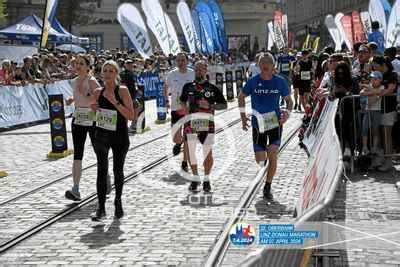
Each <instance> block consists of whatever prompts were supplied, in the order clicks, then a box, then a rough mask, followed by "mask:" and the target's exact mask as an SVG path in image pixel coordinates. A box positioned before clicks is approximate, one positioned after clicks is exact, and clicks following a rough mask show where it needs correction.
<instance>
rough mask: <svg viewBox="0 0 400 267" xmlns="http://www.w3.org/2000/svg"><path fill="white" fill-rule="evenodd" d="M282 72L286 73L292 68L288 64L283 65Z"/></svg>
mask: <svg viewBox="0 0 400 267" xmlns="http://www.w3.org/2000/svg"><path fill="white" fill-rule="evenodd" d="M282 71H285V72H288V71H290V66H289V64H288V63H284V64H282Z"/></svg>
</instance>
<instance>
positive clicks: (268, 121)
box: [259, 111, 279, 131]
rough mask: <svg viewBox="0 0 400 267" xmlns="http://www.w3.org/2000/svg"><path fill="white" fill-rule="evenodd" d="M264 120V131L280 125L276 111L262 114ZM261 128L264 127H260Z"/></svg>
mask: <svg viewBox="0 0 400 267" xmlns="http://www.w3.org/2000/svg"><path fill="white" fill-rule="evenodd" d="M262 117H263V122H264V131H269V130H272V129H275V128H278V127H279V120H278V116H277V115H276V113H275V111H272V112H268V113H264V114H262ZM259 128H260V130H261V128H262V127H259Z"/></svg>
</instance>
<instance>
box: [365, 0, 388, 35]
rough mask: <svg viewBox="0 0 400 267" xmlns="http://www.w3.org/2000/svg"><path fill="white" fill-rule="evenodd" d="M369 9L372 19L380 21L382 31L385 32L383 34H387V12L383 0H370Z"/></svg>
mask: <svg viewBox="0 0 400 267" xmlns="http://www.w3.org/2000/svg"><path fill="white" fill-rule="evenodd" d="M368 11H369V14H370V16H371V18H372V21H378V22H379V25H380V26H381V29H380V31H381V32H382V33H383V36H386V14H385V9H384V7H383V5H382V2H381V0H370V2H369V6H368Z"/></svg>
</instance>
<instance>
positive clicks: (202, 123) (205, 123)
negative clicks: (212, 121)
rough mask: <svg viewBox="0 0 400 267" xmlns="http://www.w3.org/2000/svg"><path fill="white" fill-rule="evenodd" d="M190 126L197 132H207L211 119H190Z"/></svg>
mask: <svg viewBox="0 0 400 267" xmlns="http://www.w3.org/2000/svg"><path fill="white" fill-rule="evenodd" d="M190 126H191V127H192V129H193V131H195V132H207V131H208V129H209V120H204V119H203V120H201V119H197V120H192V121H190Z"/></svg>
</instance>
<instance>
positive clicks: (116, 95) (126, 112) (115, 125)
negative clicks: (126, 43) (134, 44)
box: [92, 61, 135, 220]
mask: <svg viewBox="0 0 400 267" xmlns="http://www.w3.org/2000/svg"><path fill="white" fill-rule="evenodd" d="M102 73H103V80H104V88H102V89H101V90H97V91H95V96H94V100H95V101H94V103H93V106H92V108H93V109H94V110H96V130H95V138H94V139H95V142H94V144H93V146H94V150H95V152H96V156H97V198H98V201H99V204H98V207H97V209H96V211H95V213H94V214H93V215H92V220H100V219H101V218H103V217H105V215H106V212H105V202H106V190H107V184H106V178H107V173H108V152H109V150H110V148H111V150H112V152H113V164H114V168H113V171H114V184H115V200H114V205H115V213H114V216H115V217H116V218H118V219H119V218H121V217H122V216H123V215H124V211H123V209H122V202H121V196H122V188H123V184H124V164H125V157H126V153H127V152H128V148H129V136H128V125H127V122H128V120H133V119H134V117H135V110H134V107H133V103H132V98H131V96H130V95H129V91H128V88H127V87H125V86H120V85H118V83H117V77H118V73H119V68H118V65H117V63H116V62H115V61H107V62H105V63H104V65H103V68H102Z"/></svg>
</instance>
